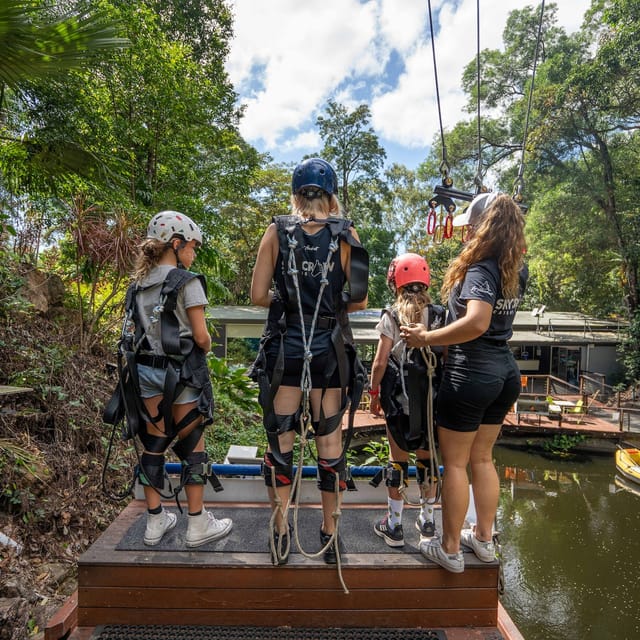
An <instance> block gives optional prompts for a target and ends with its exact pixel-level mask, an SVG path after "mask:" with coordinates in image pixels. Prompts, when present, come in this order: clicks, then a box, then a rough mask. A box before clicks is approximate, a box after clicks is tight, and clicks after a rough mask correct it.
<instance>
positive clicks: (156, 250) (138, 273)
mask: <svg viewBox="0 0 640 640" xmlns="http://www.w3.org/2000/svg"><path fill="white" fill-rule="evenodd" d="M170 248H171V244H169V243H167V242H164V241H163V240H157V239H156V238H145V239H144V240H143V241H142V242H141V243H140V246H139V247H138V255H137V256H136V260H135V263H134V265H133V279H134V280H135V281H136V282H142V281H143V280H144V279H145V278H146V277H147V276H148V275H149V272H150V271H151V269H153V267H155V266H156V265H157V264H158V262H159V261H160V258H162V256H163V255H164V252H165V251H167V250H168V249H170Z"/></svg>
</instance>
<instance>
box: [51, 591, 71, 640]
mask: <svg viewBox="0 0 640 640" xmlns="http://www.w3.org/2000/svg"><path fill="white" fill-rule="evenodd" d="M77 626H78V590H77V589H76V591H74V592H73V593H72V594H71V595H70V596H69V597H68V598H67V599H66V600H65V602H64V604H63V605H62V606H61V607H60V608H59V609H58V610H57V611H56V612H55V613H54V614H53V616H52V617H51V619H50V620H48V621H47V625H46V626H45V628H44V640H60V638H64V636H66V635H67V634H68V633H69V632H70V631H72V630H73V629H75V628H76V627H77Z"/></svg>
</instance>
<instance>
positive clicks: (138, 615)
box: [45, 492, 521, 640]
mask: <svg viewBox="0 0 640 640" xmlns="http://www.w3.org/2000/svg"><path fill="white" fill-rule="evenodd" d="M223 493H224V492H223ZM166 506H167V507H170V506H171V505H166ZM207 507H208V508H209V509H211V510H212V511H214V513H216V514H218V515H219V516H220V517H222V516H225V515H232V514H231V513H230V510H231V506H230V503H229V502H223V503H209V504H208V505H207ZM240 509H244V510H247V511H246V512H242V511H239V510H240ZM318 509H319V508H318V506H317V505H305V506H304V507H301V509H300V512H299V519H300V521H302V520H303V519H312V520H313V521H314V522H317V521H318V519H319V518H320V512H319V510H318ZM233 510H235V511H234V524H236V523H240V522H242V521H243V520H244V519H246V518H249V517H251V518H257V521H259V522H261V523H262V524H263V526H264V527H266V526H267V523H268V520H269V508H268V506H267V505H266V504H264V503H255V504H240V505H239V504H235V505H233ZM351 510H361V511H360V512H358V513H356V512H355V511H354V512H351ZM144 512H145V507H144V502H143V501H141V500H134V501H133V502H132V503H130V505H129V506H128V507H126V508H125V510H124V511H123V512H122V513H121V515H120V516H119V517H118V518H117V519H116V520H115V522H113V524H112V525H111V526H110V527H109V528H108V529H107V530H106V531H105V532H104V534H103V535H102V536H101V537H100V539H99V540H98V541H97V542H96V543H94V545H93V546H91V547H90V548H89V549H88V550H87V552H86V553H84V554H83V555H82V556H81V557H80V559H79V562H78V591H77V594H75V595H74V598H75V599H77V605H76V604H75V602H76V601H75V600H74V599H71V601H70V602H69V603H67V605H66V610H64V611H62V610H61V611H60V612H59V615H58V616H57V617H56V618H54V619H53V620H52V621H51V622H50V624H49V625H48V626H47V630H46V631H45V640H59V639H60V638H61V637H63V635H64V634H65V633H68V632H69V630H70V629H71V628H73V630H72V632H71V633H70V634H69V637H70V640H81V639H83V638H88V637H89V636H90V635H91V630H92V629H94V628H96V627H98V626H99V625H108V624H112V625H113V624H128V625H149V624H156V625H160V624H162V625H185V624H189V625H209V626H210V625H215V626H218V625H224V626H229V627H234V626H251V627H265V626H269V627H275V626H286V627H300V628H302V627H304V628H327V627H331V628H334V627H335V628H342V629H345V628H356V627H358V628H361V627H367V628H377V629H379V628H396V629H403V628H407V629H415V628H423V629H442V630H444V631H445V632H446V637H447V638H448V639H449V640H470V639H472V638H478V639H486V640H501V639H502V638H504V639H505V640H517V639H519V638H521V636H520V635H519V634H518V633H517V629H515V627H514V626H513V623H512V622H511V621H510V620H509V618H508V616H507V615H506V613H505V612H504V610H503V609H502V608H501V607H500V606H499V602H498V579H499V564H498V562H497V561H496V562H493V563H489V564H485V563H481V562H480V561H479V560H478V559H477V558H476V557H475V555H473V554H472V553H470V552H467V553H465V566H466V568H465V571H464V573H462V574H452V573H449V572H447V571H445V570H444V569H442V568H440V567H439V566H437V565H435V564H434V563H432V562H429V561H427V560H425V559H424V558H423V557H422V556H421V555H420V553H419V552H418V550H417V544H418V532H417V531H416V530H415V529H414V527H413V522H414V519H415V513H416V512H415V511H412V509H410V508H407V509H406V510H405V539H406V540H407V542H408V543H409V540H411V543H410V544H407V545H405V548H404V549H391V548H390V547H388V546H387V545H386V544H385V543H384V541H383V540H381V539H379V538H377V537H376V536H375V535H374V534H373V531H372V529H371V528H368V530H367V531H352V530H347V529H346V526H347V524H346V523H348V522H349V520H352V521H355V520H357V521H358V522H362V521H363V519H364V520H366V521H367V522H368V521H369V520H368V519H369V518H370V521H371V527H372V526H373V522H375V517H376V516H377V517H379V516H381V515H383V514H384V505H380V506H376V507H375V508H372V505H371V504H365V505H358V504H349V505H345V506H344V507H343V512H344V513H343V518H342V520H343V521H344V523H345V524H344V526H345V529H344V531H343V533H342V537H343V539H344V540H345V543H344V546H345V547H346V551H345V552H343V554H342V555H341V573H342V578H343V581H344V584H345V585H346V587H347V590H348V593H345V590H344V589H343V586H342V583H341V581H340V574H339V573H338V570H337V568H336V566H331V565H326V564H324V562H323V561H322V559H321V558H317V559H309V558H306V557H305V556H303V555H302V554H300V553H292V554H291V556H290V559H289V563H288V564H286V565H283V566H280V567H274V566H273V565H272V564H271V561H270V557H269V554H268V553H267V548H266V545H264V544H263V542H264V541H262V540H261V541H260V543H259V544H258V543H254V544H252V542H251V541H252V540H257V539H258V538H259V537H260V536H259V535H258V534H260V535H262V536H263V537H264V535H266V534H264V531H263V530H262V529H260V530H258V529H255V530H251V528H250V527H249V530H248V531H242V532H238V531H237V529H239V528H240V527H239V526H237V527H235V526H234V531H236V533H235V534H234V535H236V538H235V539H233V540H231V536H229V540H228V541H227V542H225V540H226V539H223V540H221V541H217V542H213V543H209V544H208V545H205V546H203V547H200V548H198V549H194V550H187V549H186V548H185V547H184V546H183V545H182V544H181V537H180V536H181V534H180V531H179V527H176V529H175V530H174V531H176V532H177V533H176V534H175V536H174V538H173V542H170V543H167V545H168V547H171V545H175V548H173V547H171V548H165V549H162V550H160V549H158V548H157V547H153V548H148V547H147V548H144V547H140V546H139V545H137V546H136V545H135V544H134V545H133V546H134V547H135V548H129V549H124V548H123V540H125V539H131V531H132V530H133V529H132V527H136V526H137V527H138V528H139V527H140V526H142V523H143V520H142V519H143V518H144V517H145V516H144ZM438 516H439V513H438ZM182 518H183V519H184V518H185V516H182ZM179 526H180V525H179ZM182 526H183V527H184V524H183V525H182ZM341 526H342V525H341ZM171 533H173V532H171ZM232 534H233V532H232ZM238 535H240V536H241V538H242V539H243V540H245V541H246V546H245V547H244V548H242V549H240V548H239V547H238V544H239V542H238V540H239V538H238V537H237V536H238ZM358 536H367V539H366V544H365V545H364V547H365V549H364V550H361V549H359V546H360V545H359V544H358ZM363 540H364V539H363ZM162 544H164V540H163V543H162ZM242 544H245V542H243V543H242ZM125 546H126V545H125ZM311 546H313V545H311ZM225 547H226V549H225ZM230 548H233V550H229V549H230ZM307 550H308V551H317V550H319V544H318V545H316V547H315V548H312V549H307ZM63 609H64V608H63ZM499 614H500V620H499ZM76 621H77V622H76ZM60 632H64V633H62V634H61V635H56V634H58V633H60Z"/></svg>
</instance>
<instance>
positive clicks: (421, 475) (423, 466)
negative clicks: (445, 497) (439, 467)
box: [416, 458, 438, 486]
mask: <svg viewBox="0 0 640 640" xmlns="http://www.w3.org/2000/svg"><path fill="white" fill-rule="evenodd" d="M430 470H431V460H430V459H429V458H427V459H426V460H416V479H417V481H418V484H419V485H420V486H424V485H427V484H431V483H434V482H437V480H438V478H437V477H431V476H429V475H428V473H429V472H430Z"/></svg>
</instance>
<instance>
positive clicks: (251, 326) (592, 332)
mask: <svg viewBox="0 0 640 640" xmlns="http://www.w3.org/2000/svg"><path fill="white" fill-rule="evenodd" d="M208 311H209V316H210V317H211V319H212V320H213V321H214V324H218V325H226V326H227V336H228V337H230V338H231V337H233V338H242V337H259V336H260V334H261V332H262V326H263V324H264V322H265V320H266V318H267V309H265V308H264V307H254V306H230V305H228V306H213V307H209V309H208ZM381 311H382V310H381V309H366V310H364V311H356V312H355V313H352V314H350V315H349V318H350V322H351V327H352V329H353V335H354V338H355V340H356V342H359V343H376V342H377V341H378V332H377V331H376V330H375V325H376V324H377V322H378V320H379V318H380V313H381ZM625 326H626V322H625V321H623V320H621V319H619V318H604V319H602V318H593V317H589V316H585V315H583V314H580V313H569V312H546V311H545V313H544V314H543V315H542V316H541V317H539V318H538V317H535V316H533V315H532V313H531V312H530V311H518V312H517V313H516V318H515V321H514V324H513V328H514V334H513V338H512V339H511V341H510V342H511V343H512V344H527V345H535V344H548V345H550V344H568V345H584V344H600V345H603V344H604V345H606V344H610V345H615V344H617V343H618V342H619V341H620V330H621V329H622V328H623V327H625Z"/></svg>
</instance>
